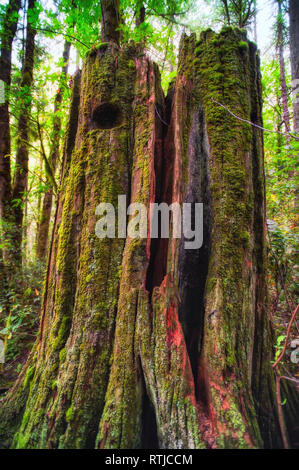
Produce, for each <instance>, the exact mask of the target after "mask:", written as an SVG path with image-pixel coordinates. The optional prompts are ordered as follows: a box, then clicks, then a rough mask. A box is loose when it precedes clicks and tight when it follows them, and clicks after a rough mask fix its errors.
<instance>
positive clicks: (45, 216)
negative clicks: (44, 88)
mask: <svg viewBox="0 0 299 470" xmlns="http://www.w3.org/2000/svg"><path fill="white" fill-rule="evenodd" d="M70 49H71V44H70V43H69V42H68V41H66V42H65V44H64V51H63V63H64V65H63V67H62V71H61V78H60V83H59V89H58V92H57V94H56V97H55V103H54V118H53V133H52V147H51V154H50V165H51V169H52V171H53V176H55V171H56V166H57V162H58V160H59V147H60V133H61V118H60V115H59V112H60V108H61V103H62V98H63V87H64V83H65V79H66V76H67V71H68V62H69V56H70ZM48 184H49V185H51V182H50V181H48ZM52 203H53V187H50V189H49V190H48V191H47V192H46V193H45V195H44V199H43V205H42V212H41V217H40V223H39V227H38V234H37V247H36V254H37V257H38V258H39V259H40V261H43V262H44V261H45V259H46V256H47V252H48V239H49V229H50V219H51V213H52Z"/></svg>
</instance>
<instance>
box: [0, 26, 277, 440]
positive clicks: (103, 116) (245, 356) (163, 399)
mask: <svg viewBox="0 0 299 470" xmlns="http://www.w3.org/2000/svg"><path fill="white" fill-rule="evenodd" d="M244 43H246V47H245V46H244ZM77 90H79V87H78V88H77ZM74 97H76V99H77V103H78V93H77V94H76V92H74ZM219 102H220V103H221V104H223V105H225V106H227V107H228V108H229V109H230V110H231V111H232V112H234V113H235V114H236V115H238V116H240V117H241V118H243V119H247V120H250V121H253V122H254V123H256V124H258V125H261V85H260V73H259V62H258V56H257V51H256V46H255V45H254V44H252V43H250V42H248V41H247V39H246V36H245V35H244V33H242V32H241V31H240V30H238V29H237V30H234V29H232V28H226V29H224V30H223V31H222V32H221V33H220V34H216V33H213V32H212V31H211V30H208V31H207V32H204V33H202V35H201V39H200V41H199V42H198V43H196V39H195V36H193V35H192V36H190V37H187V36H184V37H183V40H182V42H181V47H180V57H179V66H178V76H177V80H176V83H175V85H174V87H173V88H172V89H171V90H170V92H169V94H168V96H167V98H166V99H165V98H164V95H163V92H162V89H161V84H160V74H159V70H158V68H157V66H155V65H154V64H153V63H152V62H151V61H150V60H149V59H148V58H147V56H146V55H140V54H137V53H136V49H135V47H134V46H133V45H127V46H124V47H123V48H121V49H118V48H115V46H114V44H113V43H110V44H108V45H107V44H103V45H102V46H101V47H100V49H98V50H95V49H93V50H92V51H91V52H90V54H89V56H88V57H87V59H86V63H85V66H84V68H83V72H82V78H81V85H80V106H79V109H78V106H76V104H75V98H74V99H73V102H72V109H71V120H70V125H69V131H68V135H67V139H66V142H67V144H66V151H65V155H64V163H63V169H62V185H61V188H62V189H61V193H60V195H59V200H58V208H57V212H56V217H55V225H54V231H53V237H52V243H51V249H50V256H49V264H48V273H47V279H46V285H45V295H44V302H43V312H42V319H41V326H40V333H39V337H38V340H37V343H36V345H35V350H34V352H33V354H32V356H31V358H30V360H29V362H28V363H27V366H26V367H27V373H26V375H25V376H26V380H27V381H26V384H27V388H26V387H25V386H24V373H23V378H20V379H19V383H18V385H15V388H14V390H13V391H12V392H11V393H10V394H9V395H8V397H7V398H6V400H5V401H4V402H3V403H2V407H1V410H0V423H1V426H0V441H1V439H2V441H4V442H8V441H9V440H11V439H12V436H13V435H14V438H13V444H12V446H13V447H18V448H44V447H45V448H57V447H59V448H89V447H97V448H138V447H139V448H140V447H143V448H158V447H159V448H245V447H249V448H252V447H263V446H265V447H279V446H281V437H280V432H279V428H278V417H277V409H276V407H275V404H274V403H275V398H274V394H275V383H274V374H273V371H272V367H271V364H270V359H271V357H272V346H271V345H272V332H271V326H270V320H269V318H268V314H267V289H266V281H265V279H266V243H265V203H264V198H265V194H264V169H263V136H262V132H261V130H259V129H257V128H254V127H252V126H250V125H248V124H246V123H244V122H241V121H239V120H236V119H235V118H234V117H233V116H231V115H230V114H229V113H227V111H226V110H225V109H224V108H223V107H221V106H219V105H218V104H217V103H219ZM70 129H72V131H70ZM70 135H72V138H70ZM71 142H72V144H71ZM72 145H74V148H72ZM118 195H126V197H127V204H129V203H130V202H131V203H132V202H138V203H143V204H144V205H145V206H146V207H149V204H150V203H151V202H158V203H160V202H166V203H168V204H170V203H172V202H178V203H179V204H180V205H181V204H182V203H184V202H189V203H191V204H194V203H196V202H202V203H203V204H204V226H203V231H204V242H203V245H202V247H200V248H198V249H196V250H188V249H186V248H185V246H184V242H185V241H186V240H185V239H184V238H181V239H177V238H174V237H173V235H171V236H170V238H169V239H165V238H158V239H150V238H149V235H148V237H147V238H130V237H127V238H126V239H124V238H104V239H99V238H98V237H97V236H96V234H95V224H96V217H95V211H96V207H97V205H98V204H99V203H100V202H109V203H111V204H113V205H114V207H117V203H118ZM193 207H194V206H193ZM118 223H120V222H118ZM25 388H26V391H25V392H24V393H23V392H22V393H21V392H20V390H24V389H25ZM28 388H29V391H28ZM18 394H19V395H18ZM24 394H27V395H26V405H25V406H24V402H25V400H24V398H22V400H21V398H18V400H17V403H16V405H14V401H13V400H14V396H18V397H19V396H22V397H23V396H24ZM20 403H21V404H20ZM14 407H17V411H14ZM16 413H17V415H18V418H19V419H20V417H19V415H20V414H21V415H22V422H21V425H20V426H16V425H15V422H12V416H15V415H16ZM19 422H20V421H19Z"/></svg>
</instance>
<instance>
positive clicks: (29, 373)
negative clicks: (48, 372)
mask: <svg viewBox="0 0 299 470" xmlns="http://www.w3.org/2000/svg"><path fill="white" fill-rule="evenodd" d="M34 372H35V366H30V367H28V369H27V372H26V377H25V380H24V387H25V388H26V387H28V385H29V383H30V382H31V380H32V378H33V375H34Z"/></svg>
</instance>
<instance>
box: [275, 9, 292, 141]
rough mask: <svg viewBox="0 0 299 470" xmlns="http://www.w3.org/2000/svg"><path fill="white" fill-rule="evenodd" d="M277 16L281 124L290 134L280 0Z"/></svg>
mask: <svg viewBox="0 0 299 470" xmlns="http://www.w3.org/2000/svg"><path fill="white" fill-rule="evenodd" d="M277 5H278V15H277V41H276V49H277V53H278V62H279V72H280V91H281V102H282V113H283V122H284V126H285V131H286V133H290V131H291V125H290V113H289V107H288V89H287V83H286V74H285V62H284V47H283V19H282V10H281V0H277Z"/></svg>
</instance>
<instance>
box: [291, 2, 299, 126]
mask: <svg viewBox="0 0 299 470" xmlns="http://www.w3.org/2000/svg"><path fill="white" fill-rule="evenodd" d="M289 14H290V52H291V54H290V57H291V73H292V88H293V110H294V117H293V122H294V131H295V132H296V133H299V98H298V95H299V91H298V90H299V2H298V1H296V0H289Z"/></svg>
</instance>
